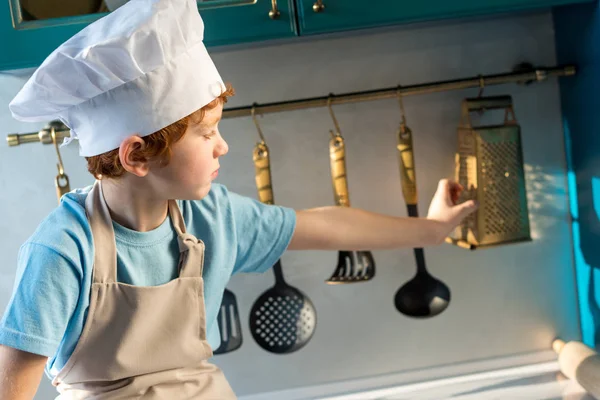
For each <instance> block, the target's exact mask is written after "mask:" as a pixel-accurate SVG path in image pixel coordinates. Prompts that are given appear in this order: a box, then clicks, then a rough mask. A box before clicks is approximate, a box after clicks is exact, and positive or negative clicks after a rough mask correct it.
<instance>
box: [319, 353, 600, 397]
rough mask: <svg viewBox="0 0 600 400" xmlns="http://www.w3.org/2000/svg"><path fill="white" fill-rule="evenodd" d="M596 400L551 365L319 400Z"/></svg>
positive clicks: (498, 371)
mask: <svg viewBox="0 0 600 400" xmlns="http://www.w3.org/2000/svg"><path fill="white" fill-rule="evenodd" d="M409 399H410V400H442V399H452V400H492V399H493V400H504V399H507V400H516V399H523V400H525V399H526V400H594V398H593V397H592V396H591V395H588V394H586V392H585V390H584V389H583V388H582V387H581V386H580V385H579V384H578V383H577V382H575V381H572V380H569V379H567V378H566V377H564V375H562V374H561V373H560V370H559V367H558V363H557V362H547V363H540V364H534V365H527V366H522V367H517V368H508V369H502V370H496V371H491V372H485V373H477V374H471V375H464V376H457V377H452V378H447V379H440V380H435V381H429V382H421V383H415V384H410V385H403V386H397V387H388V388H382V389H376V390H370V391H366V392H362V393H353V394H348V395H343V396H335V397H323V398H320V399H319V400H409Z"/></svg>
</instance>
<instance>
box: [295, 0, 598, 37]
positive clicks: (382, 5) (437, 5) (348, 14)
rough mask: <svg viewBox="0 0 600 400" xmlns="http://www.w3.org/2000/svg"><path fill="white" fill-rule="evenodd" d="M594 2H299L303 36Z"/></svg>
mask: <svg viewBox="0 0 600 400" xmlns="http://www.w3.org/2000/svg"><path fill="white" fill-rule="evenodd" d="M586 1H594V0H429V1H418V0H411V1H408V0H378V1H372V2H369V1H365V0H322V1H320V0H297V2H298V16H299V31H300V34H301V35H306V34H317V33H325V32H336V31H346V30H351V29H360V28H372V27H376V26H384V25H393V24H399V23H406V22H416V21H430V20H436V19H444V18H453V17H468V16H475V15H483V14H493V13H500V12H512V11H519V10H526V9H536V8H543V7H550V6H556V5H565V4H574V3H583V2H586Z"/></svg>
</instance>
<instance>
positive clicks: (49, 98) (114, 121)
mask: <svg viewBox="0 0 600 400" xmlns="http://www.w3.org/2000/svg"><path fill="white" fill-rule="evenodd" d="M203 37H204V23H203V21H202V18H201V17H200V14H199V13H198V8H197V3H196V0H131V1H129V2H128V3H127V4H125V5H123V6H122V7H120V8H118V9H117V10H115V11H114V12H112V13H110V14H108V15H107V16H105V17H104V18H101V19H99V20H98V21H96V22H94V23H92V24H90V25H89V26H87V27H86V28H84V29H83V30H81V31H80V32H79V33H77V34H76V35H75V36H73V37H72V38H70V39H69V40H67V41H66V42H65V43H63V44H62V45H61V46H60V47H59V48H57V49H56V50H55V51H54V52H52V54H50V55H49V56H48V58H47V59H46V60H45V61H44V62H43V63H42V65H41V66H40V67H39V68H38V69H37V70H36V71H35V73H34V74H33V75H32V77H31V78H30V79H29V81H28V82H27V83H26V84H25V86H24V87H23V89H22V90H21V91H20V92H19V93H18V94H17V96H16V97H15V98H14V99H13V101H12V102H11V103H10V105H9V108H10V110H11V112H12V115H13V117H14V118H16V119H18V120H21V121H30V122H37V121H50V120H56V119H58V120H60V121H62V122H63V123H64V124H65V125H67V126H68V127H69V128H70V129H71V137H69V138H67V139H66V140H65V143H64V144H67V143H69V142H70V141H71V140H73V139H74V138H77V139H79V154H80V155H82V156H86V157H89V156H94V155H98V154H102V153H104V152H107V151H110V150H113V149H115V148H117V147H119V146H120V144H121V142H122V141H123V139H125V138H126V137H128V136H130V135H133V134H138V135H140V136H146V135H149V134H152V133H154V132H156V131H158V130H160V129H162V128H164V127H165V126H168V125H170V124H172V123H174V122H176V121H178V120H180V119H181V118H183V117H185V116H187V115H189V114H191V113H193V112H194V111H196V110H198V109H200V108H202V107H203V106H205V105H206V104H208V103H210V102H211V101H213V100H214V99H215V98H217V97H218V96H219V95H220V94H221V93H222V92H223V91H224V90H225V85H224V84H223V82H222V80H221V77H220V75H219V72H218V71H217V69H216V67H215V65H214V64H213V62H212V60H211V58H210V56H209V55H208V53H207V51H206V48H205V47H204V44H203V42H202V40H203Z"/></svg>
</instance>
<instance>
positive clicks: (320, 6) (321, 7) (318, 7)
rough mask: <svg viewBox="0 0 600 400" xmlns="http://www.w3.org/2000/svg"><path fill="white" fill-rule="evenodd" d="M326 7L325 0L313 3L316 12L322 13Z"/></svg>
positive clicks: (317, 0)
mask: <svg viewBox="0 0 600 400" xmlns="http://www.w3.org/2000/svg"><path fill="white" fill-rule="evenodd" d="M324 9H325V4H323V0H316V1H315V4H313V11H314V12H316V13H320V12H321V11H323V10H324Z"/></svg>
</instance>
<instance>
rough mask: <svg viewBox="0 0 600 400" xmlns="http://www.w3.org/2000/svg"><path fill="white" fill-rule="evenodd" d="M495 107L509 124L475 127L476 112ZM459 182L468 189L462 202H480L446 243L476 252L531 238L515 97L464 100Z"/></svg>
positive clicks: (458, 161) (458, 156)
mask: <svg viewBox="0 0 600 400" xmlns="http://www.w3.org/2000/svg"><path fill="white" fill-rule="evenodd" d="M493 109H499V110H504V123H503V124H501V125H488V126H473V125H472V122H471V118H470V114H471V113H472V112H474V111H480V110H493ZM509 116H511V118H510V119H509ZM456 180H457V181H458V182H459V183H460V184H461V185H462V186H463V188H464V189H465V190H464V191H463V193H462V195H461V196H460V197H459V202H463V201H466V200H469V199H475V200H477V201H478V202H479V208H478V210H477V211H476V212H474V213H473V214H471V215H470V216H468V217H467V218H465V219H464V220H463V221H462V223H461V224H460V225H459V226H458V227H457V228H456V229H455V231H454V232H453V233H452V234H451V235H449V237H448V238H447V239H446V242H448V243H452V244H456V245H458V246H460V247H463V248H467V249H475V248H477V247H483V246H492V245H499V244H505V243H512V242H519V241H528V240H531V235H530V230H529V215H528V210H527V193H526V190H525V173H524V168H523V152H522V149H521V133H520V127H519V125H518V124H517V121H516V117H515V113H514V110H513V105H512V98H511V97H510V96H493V97H477V98H472V99H465V100H464V101H463V103H462V118H461V123H460V125H459V127H458V152H457V154H456Z"/></svg>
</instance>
